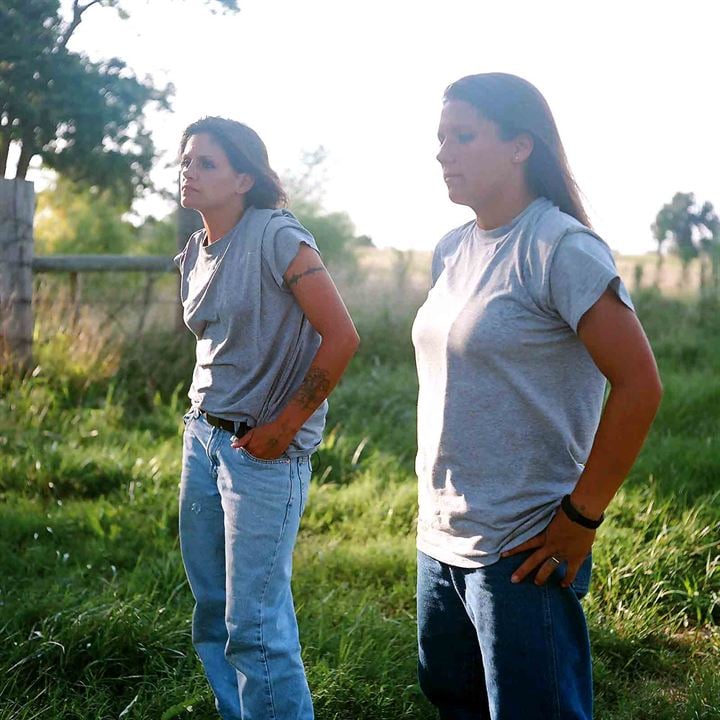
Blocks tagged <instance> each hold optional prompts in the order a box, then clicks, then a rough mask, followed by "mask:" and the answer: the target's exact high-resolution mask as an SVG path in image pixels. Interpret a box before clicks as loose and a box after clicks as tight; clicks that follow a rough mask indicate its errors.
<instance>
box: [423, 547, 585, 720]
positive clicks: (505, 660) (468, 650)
mask: <svg viewBox="0 0 720 720" xmlns="http://www.w3.org/2000/svg"><path fill="white" fill-rule="evenodd" d="M529 554H530V553H521V554H519V555H516V556H513V557H509V558H505V559H501V560H499V561H498V562H496V563H494V564H493V565H489V566H487V567H484V568H478V569H467V568H460V567H455V566H452V565H447V564H445V563H442V562H440V561H438V560H435V559H433V558H431V557H429V556H427V555H425V554H424V553H422V552H418V595H417V603H418V645H419V663H418V675H419V680H420V687H421V688H422V691H423V692H424V693H425V696H426V697H427V698H428V699H429V700H430V702H432V703H433V704H434V705H435V706H436V707H437V708H438V710H439V714H440V718H441V720H571V719H572V720H590V719H591V718H592V669H591V662H590V642H589V639H588V632H587V626H586V623H585V615H584V613H583V610H582V607H581V605H580V599H581V598H582V597H583V596H584V595H585V594H586V593H587V590H588V586H589V584H590V573H591V568H592V558H591V557H590V556H588V558H587V560H586V561H585V562H584V563H583V565H582V566H581V568H580V570H579V572H578V574H577V576H576V578H575V581H574V582H573V584H572V587H570V588H562V587H561V586H560V580H561V579H562V577H563V575H564V572H565V565H561V566H560V567H559V568H558V569H557V570H556V571H555V572H554V573H553V574H552V575H551V576H550V579H549V580H548V581H547V583H546V584H545V585H544V586H542V587H538V586H536V585H535V583H534V582H533V579H534V573H531V574H530V576H529V577H528V578H526V579H525V580H524V581H523V582H521V583H518V584H516V585H514V584H512V583H511V582H510V576H511V575H512V573H513V571H514V570H515V568H517V567H519V566H520V565H521V564H522V562H523V561H524V560H525V559H526V558H527V557H528V556H529Z"/></svg>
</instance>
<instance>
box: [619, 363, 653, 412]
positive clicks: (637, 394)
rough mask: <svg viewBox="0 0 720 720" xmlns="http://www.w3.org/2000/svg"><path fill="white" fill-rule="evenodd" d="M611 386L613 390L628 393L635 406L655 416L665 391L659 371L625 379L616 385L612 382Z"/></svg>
mask: <svg viewBox="0 0 720 720" xmlns="http://www.w3.org/2000/svg"><path fill="white" fill-rule="evenodd" d="M610 385H611V387H612V389H613V390H617V391H619V392H621V393H623V394H625V393H627V396H628V398H629V399H631V402H632V403H633V404H634V405H636V406H637V405H642V406H644V407H645V408H646V409H647V411H648V412H649V413H651V414H652V415H653V416H654V415H655V413H656V412H657V410H658V408H659V407H660V402H661V400H662V396H663V392H664V390H663V385H662V381H661V380H660V375H659V374H658V372H657V370H655V371H654V372H649V373H642V374H638V375H635V376H634V377H630V378H623V379H622V380H617V381H616V382H615V383H613V382H611V383H610Z"/></svg>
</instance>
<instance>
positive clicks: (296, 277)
mask: <svg viewBox="0 0 720 720" xmlns="http://www.w3.org/2000/svg"><path fill="white" fill-rule="evenodd" d="M324 270H325V268H324V267H323V266H322V265H318V266H316V267H311V268H308V269H307V270H304V271H303V272H301V273H297V274H296V275H292V276H290V277H289V278H288V280H287V284H288V287H292V286H293V285H297V284H298V282H300V278H303V277H305V276H306V275H313V274H314V273H318V272H323V271H324Z"/></svg>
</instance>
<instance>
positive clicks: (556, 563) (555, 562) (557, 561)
mask: <svg viewBox="0 0 720 720" xmlns="http://www.w3.org/2000/svg"><path fill="white" fill-rule="evenodd" d="M548 560H549V561H550V562H551V563H552V564H553V565H554V566H555V567H558V566H559V565H561V564H562V560H560V558H556V557H555V556H554V555H551V556H550V557H549V558H548Z"/></svg>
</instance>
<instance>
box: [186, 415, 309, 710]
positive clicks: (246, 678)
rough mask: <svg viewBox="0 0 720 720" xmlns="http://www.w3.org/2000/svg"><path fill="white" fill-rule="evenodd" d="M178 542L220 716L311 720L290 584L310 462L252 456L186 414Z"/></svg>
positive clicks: (195, 634) (198, 642)
mask: <svg viewBox="0 0 720 720" xmlns="http://www.w3.org/2000/svg"><path fill="white" fill-rule="evenodd" d="M185 423H186V424H185V433H184V436H183V464H182V477H181V483H180V548H181V551H182V557H183V562H184V563H185V571H186V573H187V577H188V582H189V583H190V588H191V590H192V593H193V596H194V597H195V611H194V613H193V622H192V639H193V644H194V645H195V649H196V650H197V652H198V655H199V656H200V659H201V660H202V663H203V666H204V668H205V673H206V675H207V678H208V680H209V682H210V686H211V687H212V690H213V692H214V693H215V698H216V707H217V709H218V712H219V713H220V715H221V717H222V718H223V720H241V719H242V720H310V719H311V718H313V707H312V700H311V698H310V691H309V689H308V685H307V681H306V679H305V671H304V668H303V664H302V660H301V657H300V641H299V638H298V628H297V621H296V619H295V609H294V606H293V600H292V594H291V590H290V576H291V574H292V551H293V546H294V545H295V538H296V536H297V531H298V526H299V524H300V516H301V515H302V512H303V509H304V507H305V501H306V499H307V493H308V484H309V482H310V473H311V468H310V459H309V458H308V457H307V456H305V457H299V458H292V459H290V458H288V457H285V456H283V457H281V458H279V459H277V460H258V459H256V458H253V457H252V456H251V455H249V454H248V453H247V452H245V451H244V450H242V449H240V450H235V449H234V448H233V447H231V445H230V442H231V435H230V433H228V432H226V431H225V430H221V429H220V428H216V427H213V426H211V425H210V424H209V423H208V422H207V420H206V419H205V418H204V417H203V416H202V415H200V414H198V413H197V412H196V411H195V412H193V411H191V412H189V413H188V414H187V415H186V416H185Z"/></svg>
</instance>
